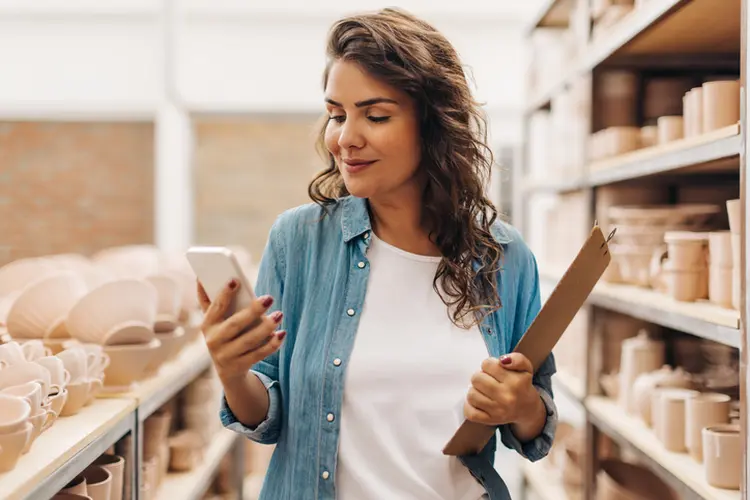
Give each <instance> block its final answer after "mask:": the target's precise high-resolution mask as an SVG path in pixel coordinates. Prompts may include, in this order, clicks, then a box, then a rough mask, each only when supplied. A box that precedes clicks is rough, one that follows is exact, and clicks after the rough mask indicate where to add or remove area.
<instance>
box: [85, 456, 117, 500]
mask: <svg viewBox="0 0 750 500" xmlns="http://www.w3.org/2000/svg"><path fill="white" fill-rule="evenodd" d="M82 475H83V477H84V478H86V493H87V495H88V496H90V497H91V500H110V499H111V495H112V493H111V488H112V474H110V472H109V471H108V470H107V469H105V468H104V467H100V466H98V465H90V466H89V467H87V468H86V469H85V470H84V471H83V474H82Z"/></svg>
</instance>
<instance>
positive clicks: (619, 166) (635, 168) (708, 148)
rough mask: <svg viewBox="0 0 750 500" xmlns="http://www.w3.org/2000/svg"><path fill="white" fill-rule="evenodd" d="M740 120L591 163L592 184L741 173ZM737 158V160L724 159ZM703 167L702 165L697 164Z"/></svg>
mask: <svg viewBox="0 0 750 500" xmlns="http://www.w3.org/2000/svg"><path fill="white" fill-rule="evenodd" d="M739 134H740V126H739V124H735V125H731V126H729V127H725V128H722V129H719V130H715V131H713V132H709V133H707V134H703V135H700V136H697V137H689V138H685V139H680V140H677V141H673V142H670V143H668V144H662V145H658V146H653V147H650V148H644V149H640V150H637V151H633V152H631V153H626V154H624V155H620V156H617V157H614V158H608V159H606V160H602V161H598V162H595V163H592V164H590V165H589V168H588V174H587V179H586V181H585V183H586V184H588V185H589V186H600V185H604V184H611V183H614V182H620V181H625V180H631V179H638V178H642V177H647V176H651V175H656V174H664V173H677V172H683V171H684V172H690V173H692V172H695V171H705V170H706V169H707V168H709V165H710V164H713V171H716V170H717V169H723V170H725V171H736V172H737V174H738V175H739V154H740V149H741V147H742V144H741V141H740V135H739ZM730 158H735V159H736V161H732V162H729V163H727V162H722V163H719V162H720V161H721V160H727V159H730ZM701 166H702V167H704V168H702V169H699V168H697V167H701Z"/></svg>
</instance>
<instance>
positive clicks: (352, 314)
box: [346, 309, 354, 316]
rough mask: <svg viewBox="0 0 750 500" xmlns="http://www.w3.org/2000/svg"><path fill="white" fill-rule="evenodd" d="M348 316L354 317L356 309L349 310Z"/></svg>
mask: <svg viewBox="0 0 750 500" xmlns="http://www.w3.org/2000/svg"><path fill="white" fill-rule="evenodd" d="M346 314H348V315H349V316H354V309H348V310H347V311H346Z"/></svg>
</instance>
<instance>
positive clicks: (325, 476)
mask: <svg viewBox="0 0 750 500" xmlns="http://www.w3.org/2000/svg"><path fill="white" fill-rule="evenodd" d="M320 477H322V478H323V479H328V478H329V477H331V475H330V474H329V473H328V471H327V470H324V471H323V474H321V475H320Z"/></svg>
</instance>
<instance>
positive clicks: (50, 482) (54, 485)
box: [0, 399, 136, 500]
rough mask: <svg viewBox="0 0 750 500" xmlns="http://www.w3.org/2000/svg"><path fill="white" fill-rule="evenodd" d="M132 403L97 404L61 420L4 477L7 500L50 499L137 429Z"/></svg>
mask: <svg viewBox="0 0 750 500" xmlns="http://www.w3.org/2000/svg"><path fill="white" fill-rule="evenodd" d="M135 408H136V404H135V401H134V400H132V399H103V400H96V401H95V402H94V403H93V404H92V405H90V406H87V407H85V408H84V409H83V410H81V411H80V412H79V413H78V414H76V415H73V416H70V417H60V418H59V419H57V421H55V423H54V424H53V425H52V427H50V428H49V429H48V430H47V431H46V432H44V433H43V434H42V435H41V436H39V438H38V439H37V440H36V441H35V442H34V444H33V445H32V447H31V450H30V451H29V452H28V453H27V454H26V455H23V456H22V457H21V459H20V460H19V461H18V464H17V465H16V467H15V468H14V469H13V470H11V471H10V472H6V473H3V474H0V496H2V498H3V499H4V500H20V499H38V498H49V497H51V496H52V495H54V494H55V493H56V492H57V491H59V490H60V489H61V488H63V487H64V486H65V485H66V484H67V483H68V482H69V481H71V480H72V479H73V478H74V477H75V476H76V475H78V474H79V473H80V472H81V471H83V470H84V469H85V468H86V467H87V466H88V465H89V464H91V462H93V461H94V460H95V459H96V458H97V457H98V456H99V455H100V454H102V453H104V451H105V450H106V449H107V448H109V447H110V446H112V445H113V444H114V443H115V442H116V441H117V440H119V439H120V438H121V437H122V436H123V435H125V434H126V433H127V432H128V431H129V430H131V429H133V428H134V426H135V414H134V410H135Z"/></svg>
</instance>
